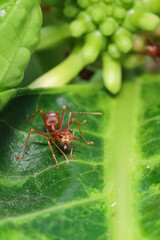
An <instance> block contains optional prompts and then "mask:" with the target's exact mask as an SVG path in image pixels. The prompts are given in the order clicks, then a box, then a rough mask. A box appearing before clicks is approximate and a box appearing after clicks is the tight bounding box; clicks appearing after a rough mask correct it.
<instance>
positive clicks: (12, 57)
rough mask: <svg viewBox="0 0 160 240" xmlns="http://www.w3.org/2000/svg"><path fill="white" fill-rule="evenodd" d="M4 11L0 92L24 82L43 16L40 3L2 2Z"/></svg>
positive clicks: (36, 0) (0, 38) (0, 28)
mask: <svg viewBox="0 0 160 240" xmlns="http://www.w3.org/2000/svg"><path fill="white" fill-rule="evenodd" d="M0 12H1V14H0V71H1V74H0V89H8V88H12V87H14V86H16V85H18V84H19V83H20V82H21V81H22V78H23V74H24V70H25V69H26V66H27V64H28V62H29V59H30V56H31V53H32V52H33V50H34V49H35V47H36V45H37V43H38V41H39V34H40V28H41V22H42V17H41V10H40V3H39V0H32V1H26V0H11V1H9V0H6V1H2V3H0Z"/></svg>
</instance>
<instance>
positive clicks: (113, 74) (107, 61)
mask: <svg viewBox="0 0 160 240" xmlns="http://www.w3.org/2000/svg"><path fill="white" fill-rule="evenodd" d="M102 60H103V81H104V85H105V87H106V88H107V89H108V90H109V91H110V92H111V93H113V94H117V93H118V92H119V90H120V88H121V81H122V72H121V64H120V62H119V60H115V59H112V58H111V57H110V56H109V55H108V54H106V53H105V54H104V55H103V59H102Z"/></svg>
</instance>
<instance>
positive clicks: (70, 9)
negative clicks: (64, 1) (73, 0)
mask: <svg viewBox="0 0 160 240" xmlns="http://www.w3.org/2000/svg"><path fill="white" fill-rule="evenodd" d="M63 13H64V15H65V16H66V17H69V18H72V17H75V16H76V14H77V13H78V8H77V7H76V6H75V5H73V4H68V5H66V7H65V8H64V10H63Z"/></svg>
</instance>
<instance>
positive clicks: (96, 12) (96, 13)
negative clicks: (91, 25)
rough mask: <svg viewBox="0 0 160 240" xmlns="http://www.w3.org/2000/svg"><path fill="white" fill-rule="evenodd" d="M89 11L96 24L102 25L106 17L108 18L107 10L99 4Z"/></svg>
mask: <svg viewBox="0 0 160 240" xmlns="http://www.w3.org/2000/svg"><path fill="white" fill-rule="evenodd" d="M88 11H89V14H90V16H91V18H92V20H93V21H94V22H95V23H100V22H102V21H103V20H104V19H105V16H106V14H105V10H104V9H103V7H102V6H101V5H99V4H95V5H93V6H91V7H89V9H88Z"/></svg>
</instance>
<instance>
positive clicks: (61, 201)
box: [0, 75, 160, 240]
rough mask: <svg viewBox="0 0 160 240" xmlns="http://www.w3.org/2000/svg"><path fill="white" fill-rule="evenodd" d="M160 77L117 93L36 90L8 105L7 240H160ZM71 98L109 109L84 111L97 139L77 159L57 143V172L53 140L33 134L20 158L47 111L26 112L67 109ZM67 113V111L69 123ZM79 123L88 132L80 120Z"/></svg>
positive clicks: (3, 233)
mask: <svg viewBox="0 0 160 240" xmlns="http://www.w3.org/2000/svg"><path fill="white" fill-rule="evenodd" d="M158 78H159V76H157V77H156V76H154V77H153V76H150V75H149V76H147V75H145V76H143V77H141V78H140V79H131V80H130V81H129V80H128V81H126V82H124V85H123V89H122V92H121V94H119V96H117V97H116V98H114V97H112V96H109V95H107V93H106V92H105V91H104V90H103V89H100V88H98V87H97V86H96V87H94V86H92V85H88V86H86V85H85V86H84V85H79V86H78V85H77V86H65V87H63V88H57V89H48V90H47V89H45V90H35V91H37V92H34V94H33V92H32V95H25V96H21V97H18V98H17V99H15V100H14V101H13V102H12V103H11V104H10V105H9V106H8V107H7V108H6V109H5V110H3V112H2V113H1V115H0V132H1V138H0V151H1V157H0V165H1V167H0V191H1V193H0V196H1V204H0V208H1V210H0V213H1V214H0V218H1V220H0V225H1V227H0V238H1V239H56V240H57V239H99V240H102V239H107V238H108V239H113V240H122V239H125V240H128V239H131V240H132V239H133V240H134V239H138V240H141V239H148V240H152V239H155V240H158V239H159V236H160V233H159V229H160V228H159V219H160V216H159V206H160V191H159V185H160V178H159V167H160V164H159V158H160V149H159V132H160V124H159V122H160V110H159V109H160V100H159V90H160V83H159V79H158ZM28 93H29V94H31V92H30V90H28ZM64 104H65V105H67V106H68V107H69V108H71V109H72V110H73V111H100V112H103V115H102V116H98V115H78V116H77V117H78V119H79V120H80V121H83V120H84V119H87V120H88V122H87V123H86V124H85V125H83V126H82V127H81V129H82V132H83V134H84V136H85V138H86V139H87V140H88V141H91V140H93V141H94V145H93V146H89V145H86V144H85V143H84V142H83V141H82V142H81V143H79V142H78V141H77V142H75V144H74V156H75V157H76V158H75V159H73V160H71V159H70V155H69V154H70V149H69V146H68V149H67V151H66V152H65V153H66V154H67V156H68V158H69V159H70V163H69V164H67V163H66V161H65V159H64V157H63V155H62V154H61V153H60V152H59V151H58V149H56V148H55V147H54V146H53V150H54V153H55V155H56V157H57V159H58V162H59V165H60V168H59V169H58V170H56V168H55V163H54V160H53V158H52V155H51V152H50V149H49V147H48V144H47V140H46V139H45V138H42V137H41V136H39V135H37V134H35V133H33V134H31V137H30V140H29V145H28V148H27V151H26V154H25V156H24V158H23V159H22V160H15V156H19V155H20V154H21V153H22V151H23V149H24V146H25V141H26V138H27V135H28V132H29V130H30V129H31V128H35V129H37V130H40V131H43V132H44V131H45V128H44V124H43V121H42V117H41V115H39V116H38V115H37V116H36V117H35V118H34V119H32V121H30V122H26V121H25V115H26V114H29V115H32V114H34V113H35V112H36V111H37V110H38V109H43V110H44V112H47V111H51V110H54V111H57V112H59V113H61V110H62V106H63V105H64ZM67 119H68V113H67V112H66V114H65V120H64V126H65V125H66V124H67ZM71 126H72V125H71ZM71 129H74V130H75V131H76V137H79V138H80V135H79V132H78V129H77V127H76V125H75V124H73V126H72V127H71ZM59 146H61V147H62V145H61V144H60V145H59Z"/></svg>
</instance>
